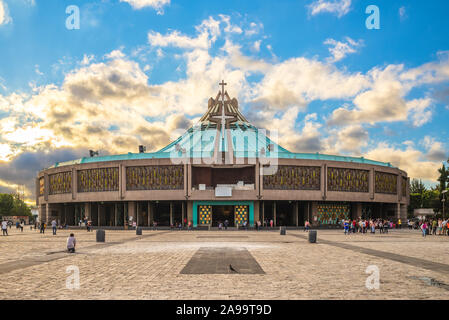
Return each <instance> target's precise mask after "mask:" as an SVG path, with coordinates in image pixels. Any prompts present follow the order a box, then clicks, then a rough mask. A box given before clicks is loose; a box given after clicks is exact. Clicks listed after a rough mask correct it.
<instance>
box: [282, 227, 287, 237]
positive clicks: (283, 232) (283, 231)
mask: <svg viewBox="0 0 449 320" xmlns="http://www.w3.org/2000/svg"><path fill="white" fill-rule="evenodd" d="M286 232H287V228H286V227H281V236H285V234H286Z"/></svg>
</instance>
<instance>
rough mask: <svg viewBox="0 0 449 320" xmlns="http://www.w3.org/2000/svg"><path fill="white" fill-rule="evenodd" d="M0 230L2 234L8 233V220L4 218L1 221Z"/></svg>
mask: <svg viewBox="0 0 449 320" xmlns="http://www.w3.org/2000/svg"><path fill="white" fill-rule="evenodd" d="M2 232H3V235H4V236H7V235H8V221H6V220H3V221H2Z"/></svg>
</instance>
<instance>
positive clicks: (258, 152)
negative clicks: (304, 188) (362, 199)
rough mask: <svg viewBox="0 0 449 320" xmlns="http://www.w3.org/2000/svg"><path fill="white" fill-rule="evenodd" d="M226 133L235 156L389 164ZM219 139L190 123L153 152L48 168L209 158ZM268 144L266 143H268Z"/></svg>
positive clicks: (247, 129)
mask: <svg viewBox="0 0 449 320" xmlns="http://www.w3.org/2000/svg"><path fill="white" fill-rule="evenodd" d="M228 131H229V136H230V137H231V140H232V149H233V153H234V157H236V158H260V157H266V158H276V157H277V158H279V159H307V160H327V161H342V162H355V163H364V164H372V165H378V166H385V167H393V166H392V165H391V164H390V163H385V162H380V161H374V160H368V159H365V158H363V157H349V156H337V155H327V154H320V153H295V152H290V151H288V150H287V149H285V148H283V147H281V146H280V145H278V144H276V143H275V142H274V141H272V140H271V139H270V138H268V137H267V136H266V135H265V132H264V131H262V130H259V129H257V128H256V127H254V126H252V125H248V124H245V125H243V124H236V125H233V126H231V128H230V129H228ZM228 131H226V134H225V139H224V143H221V142H222V141H220V143H219V151H228V148H227V145H228V141H227V139H228V134H227V132H228ZM217 138H218V139H220V140H222V134H221V131H218V132H217V128H216V126H204V125H201V126H194V127H191V128H190V129H188V130H187V131H186V132H185V133H184V134H183V135H182V136H180V137H179V138H178V139H176V140H175V141H173V142H172V143H170V144H169V145H167V146H166V147H164V148H162V149H161V150H159V151H157V152H150V153H127V154H120V155H109V156H100V157H84V158H81V159H77V160H72V161H66V162H57V163H56V164H55V165H53V166H52V167H50V168H56V167H62V166H68V165H73V164H81V163H94V162H108V161H123V160H138V159H167V158H171V159H181V158H185V157H188V158H211V157H212V156H213V154H214V147H215V139H217ZM269 146H270V147H269Z"/></svg>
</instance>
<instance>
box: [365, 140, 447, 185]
mask: <svg viewBox="0 0 449 320" xmlns="http://www.w3.org/2000/svg"><path fill="white" fill-rule="evenodd" d="M365 158H367V159H373V160H378V161H384V162H390V163H391V164H392V165H393V166H395V167H399V168H400V169H402V170H404V171H406V172H407V174H408V176H409V177H411V178H419V179H426V180H433V181H435V180H436V179H437V177H438V171H437V170H438V168H439V167H441V162H440V161H429V160H427V159H426V154H424V153H422V152H421V151H419V150H417V149H415V148H413V147H410V146H408V147H407V148H406V149H405V150H403V149H399V148H395V147H393V146H391V145H389V144H388V143H385V142H382V143H379V144H378V145H377V146H376V147H375V148H374V149H372V150H369V151H367V152H366V153H365Z"/></svg>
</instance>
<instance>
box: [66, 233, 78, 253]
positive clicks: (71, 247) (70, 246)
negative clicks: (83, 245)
mask: <svg viewBox="0 0 449 320" xmlns="http://www.w3.org/2000/svg"><path fill="white" fill-rule="evenodd" d="M75 246H76V239H75V235H74V234H73V233H71V234H70V236H69V237H68V238H67V251H68V252H70V253H75Z"/></svg>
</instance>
